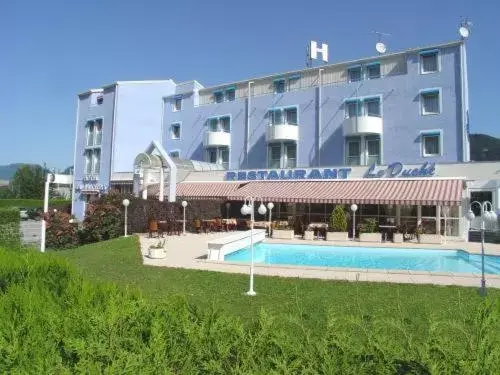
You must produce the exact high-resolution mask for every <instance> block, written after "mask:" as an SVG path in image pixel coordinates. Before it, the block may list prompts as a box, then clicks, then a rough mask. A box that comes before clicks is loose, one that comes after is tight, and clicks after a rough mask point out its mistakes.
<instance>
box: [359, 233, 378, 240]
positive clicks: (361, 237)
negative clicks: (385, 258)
mask: <svg viewBox="0 0 500 375" xmlns="http://www.w3.org/2000/svg"><path fill="white" fill-rule="evenodd" d="M359 241H360V242H382V234H381V233H360V234H359Z"/></svg>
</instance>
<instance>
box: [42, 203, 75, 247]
mask: <svg viewBox="0 0 500 375" xmlns="http://www.w3.org/2000/svg"><path fill="white" fill-rule="evenodd" d="M46 218H47V230H46V234H45V236H46V237H45V244H46V246H47V248H51V249H69V248H72V247H76V246H78V244H79V241H78V228H77V226H76V225H75V224H73V223H71V222H70V220H71V219H72V217H71V215H70V214H68V213H66V212H60V211H57V212H54V211H52V212H49V213H48V214H46Z"/></svg>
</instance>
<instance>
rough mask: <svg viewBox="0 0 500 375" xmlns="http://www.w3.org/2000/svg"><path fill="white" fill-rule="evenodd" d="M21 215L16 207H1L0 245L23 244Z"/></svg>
mask: <svg viewBox="0 0 500 375" xmlns="http://www.w3.org/2000/svg"><path fill="white" fill-rule="evenodd" d="M19 225H20V216H19V210H18V209H16V208H0V245H4V246H9V247H19V245H20V244H21V233H20V228H19Z"/></svg>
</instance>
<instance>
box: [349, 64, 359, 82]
mask: <svg viewBox="0 0 500 375" xmlns="http://www.w3.org/2000/svg"><path fill="white" fill-rule="evenodd" d="M347 75H348V76H349V82H357V81H361V66H356V67H352V68H348V69H347Z"/></svg>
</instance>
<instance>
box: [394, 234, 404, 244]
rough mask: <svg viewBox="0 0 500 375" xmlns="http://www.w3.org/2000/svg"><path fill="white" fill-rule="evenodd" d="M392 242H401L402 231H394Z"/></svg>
mask: <svg viewBox="0 0 500 375" xmlns="http://www.w3.org/2000/svg"><path fill="white" fill-rule="evenodd" d="M393 242H394V243H403V233H394V239H393Z"/></svg>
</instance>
